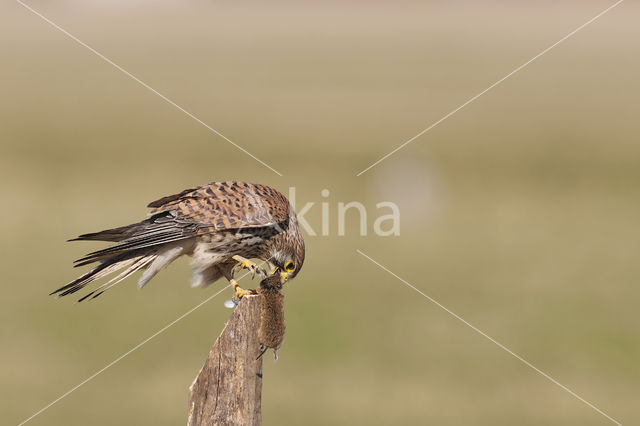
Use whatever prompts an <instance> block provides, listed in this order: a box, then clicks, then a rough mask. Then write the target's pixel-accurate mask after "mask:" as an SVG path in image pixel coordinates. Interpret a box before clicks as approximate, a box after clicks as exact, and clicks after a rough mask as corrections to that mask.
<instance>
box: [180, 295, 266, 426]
mask: <svg viewBox="0 0 640 426" xmlns="http://www.w3.org/2000/svg"><path fill="white" fill-rule="evenodd" d="M260 313H261V304H260V298H259V297H258V296H245V297H243V298H242V300H241V301H240V304H239V305H238V306H237V307H236V308H235V311H234V312H233V314H232V315H231V318H230V319H229V321H228V322H227V324H226V326H225V327H224V330H222V333H221V334H220V337H218V339H217V340H216V342H215V343H214V345H213V347H212V348H211V351H210V352H209V357H208V358H207V360H206V362H205V363H204V366H203V367H202V369H201V370H200V373H198V376H197V377H196V379H195V381H194V382H193V384H192V385H191V387H190V394H189V418H188V421H187V424H188V425H189V426H196V425H260V424H261V421H262V419H261V398H262V358H260V359H256V358H257V357H258V355H259V354H260V340H259V336H258V329H259V325H260Z"/></svg>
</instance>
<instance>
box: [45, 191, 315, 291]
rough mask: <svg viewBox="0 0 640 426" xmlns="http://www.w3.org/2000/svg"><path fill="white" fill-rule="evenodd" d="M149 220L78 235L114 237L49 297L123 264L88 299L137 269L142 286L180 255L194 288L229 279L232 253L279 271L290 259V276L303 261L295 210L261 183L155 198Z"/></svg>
mask: <svg viewBox="0 0 640 426" xmlns="http://www.w3.org/2000/svg"><path fill="white" fill-rule="evenodd" d="M148 207H151V208H152V210H151V212H150V217H149V218H148V219H146V220H143V221H141V222H138V223H134V224H132V225H128V226H123V227H119V228H114V229H108V230H105V231H101V232H96V233H91V234H84V235H80V236H79V237H78V238H75V240H98V241H111V242H115V243H116V244H115V245H112V246H111V247H108V248H105V249H102V250H98V251H95V252H92V253H89V254H88V255H86V256H85V257H83V258H81V259H79V260H77V261H76V266H82V265H86V264H90V263H94V262H97V263H98V266H96V267H95V268H94V269H93V270H91V271H89V272H87V273H86V274H84V275H82V276H80V277H79V278H78V279H76V280H74V281H72V282H70V283H69V284H67V285H65V286H62V287H60V288H59V289H57V290H55V291H54V292H53V293H52V294H58V295H60V296H64V295H67V294H71V293H75V292H76V291H78V290H80V289H82V288H83V287H85V286H86V285H87V284H89V283H91V282H92V281H94V280H97V279H99V278H102V277H105V276H107V275H109V274H112V273H114V272H116V271H118V270H121V269H123V270H124V271H123V272H121V273H120V274H119V275H117V276H116V277H114V278H113V279H112V280H111V281H109V282H107V283H105V284H103V285H101V286H99V287H98V288H96V289H95V290H94V291H92V292H90V293H89V294H88V295H86V296H85V297H83V298H82V299H80V300H84V299H86V298H87V297H90V296H91V297H97V296H99V295H100V294H102V293H103V292H104V291H105V290H108V289H109V288H111V287H112V286H113V285H115V284H116V283H118V282H120V281H121V280H123V279H125V278H127V277H128V276H130V275H131V274H133V273H134V272H136V271H138V270H144V273H143V275H142V277H141V278H140V281H139V283H138V284H139V286H140V287H142V286H144V285H145V284H146V283H147V282H148V281H149V280H150V279H151V278H153V277H154V276H155V274H156V273H157V272H158V271H160V270H161V269H162V268H164V267H166V266H167V265H168V264H169V263H171V262H172V261H173V260H175V259H176V258H178V257H179V256H181V255H188V256H190V257H192V264H193V278H192V285H193V286H205V285H208V284H211V283H212V282H214V281H216V280H217V279H219V278H221V277H225V278H227V279H228V280H229V279H231V270H232V268H233V266H234V265H235V264H236V262H235V261H234V260H233V259H232V256H234V255H240V256H242V257H245V258H258V259H262V260H264V261H267V262H269V263H270V266H271V267H272V268H275V267H278V268H280V269H281V270H282V269H283V267H284V264H285V263H286V262H288V261H289V260H292V261H294V263H295V269H294V270H293V271H291V272H290V273H289V278H293V277H295V276H296V275H297V274H298V272H299V271H300V268H301V267H302V264H303V262H304V254H305V249H304V240H303V238H302V234H301V232H300V229H299V227H298V221H297V218H296V214H295V211H294V210H293V208H292V206H291V205H290V204H289V201H288V200H287V199H286V197H285V196H284V195H282V194H281V193H280V192H278V191H276V190H275V189H273V188H270V187H268V186H266V185H260V184H252V183H245V182H235V181H229V182H213V183H210V184H208V185H202V186H199V187H196V188H191V189H187V190H184V191H182V192H180V193H178V194H175V195H170V196H167V197H163V198H160V199H159V200H156V201H153V202H152V203H150V204H149V205H148Z"/></svg>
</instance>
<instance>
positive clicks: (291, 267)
mask: <svg viewBox="0 0 640 426" xmlns="http://www.w3.org/2000/svg"><path fill="white" fill-rule="evenodd" d="M294 269H296V264H295V263H293V260H287V263H285V264H284V270H285V271H287V272H291V271H293V270H294Z"/></svg>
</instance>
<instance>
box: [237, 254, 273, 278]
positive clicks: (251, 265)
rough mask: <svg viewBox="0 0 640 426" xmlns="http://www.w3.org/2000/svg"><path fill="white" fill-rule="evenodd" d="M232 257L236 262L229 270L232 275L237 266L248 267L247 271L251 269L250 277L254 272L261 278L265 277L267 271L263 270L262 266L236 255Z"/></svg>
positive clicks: (253, 275)
mask: <svg viewBox="0 0 640 426" xmlns="http://www.w3.org/2000/svg"><path fill="white" fill-rule="evenodd" d="M232 259H233V260H235V261H237V262H238V265H236V266H234V268H233V270H232V271H231V275H232V276H233V275H234V274H235V271H236V268H238V269H248V270H249V271H251V279H254V278H255V276H256V272H257V273H258V274H260V276H262V278H266V276H267V272H266V271H265V270H264V268H263V267H262V266H258V265H256V264H255V263H254V262H252V261H250V260H249V259H246V258H244V257H242V256H238V255H235V256H233V257H232Z"/></svg>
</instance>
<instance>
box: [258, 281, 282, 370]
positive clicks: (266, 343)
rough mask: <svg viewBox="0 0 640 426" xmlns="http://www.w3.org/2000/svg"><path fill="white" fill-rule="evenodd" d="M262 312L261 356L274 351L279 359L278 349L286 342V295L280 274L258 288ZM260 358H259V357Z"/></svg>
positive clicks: (274, 354) (260, 331) (274, 355)
mask: <svg viewBox="0 0 640 426" xmlns="http://www.w3.org/2000/svg"><path fill="white" fill-rule="evenodd" d="M258 294H259V295H260V302H261V305H262V312H261V314H260V330H259V336H260V343H261V345H262V348H261V353H260V356H262V355H263V354H264V353H265V352H266V351H267V349H273V357H274V359H276V360H277V359H278V349H280V346H282V342H283V340H284V331H285V323H284V293H282V278H281V277H280V274H274V275H271V276H269V277H267V278H265V279H263V280H262V281H261V282H260V287H259V288H258ZM258 358H259V357H258Z"/></svg>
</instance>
